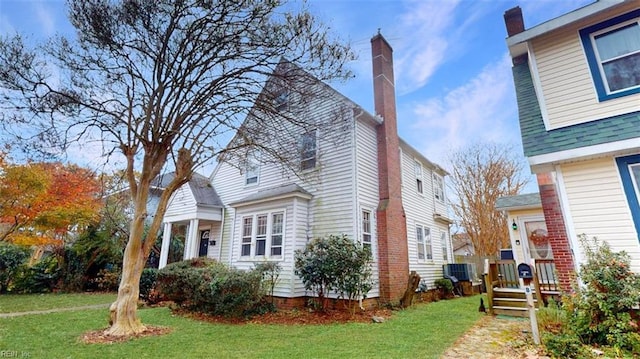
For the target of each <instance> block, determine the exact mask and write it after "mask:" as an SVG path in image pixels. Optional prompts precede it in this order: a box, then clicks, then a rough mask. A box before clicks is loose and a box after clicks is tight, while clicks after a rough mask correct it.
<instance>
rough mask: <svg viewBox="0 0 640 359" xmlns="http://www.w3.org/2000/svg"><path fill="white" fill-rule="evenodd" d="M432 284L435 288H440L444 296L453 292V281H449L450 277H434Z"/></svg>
mask: <svg viewBox="0 0 640 359" xmlns="http://www.w3.org/2000/svg"><path fill="white" fill-rule="evenodd" d="M433 284H434V285H435V286H436V288H438V289H440V290H442V291H443V292H444V295H445V296H449V295H451V294H452V293H453V282H451V279H447V278H439V279H436V280H435V282H434V283H433Z"/></svg>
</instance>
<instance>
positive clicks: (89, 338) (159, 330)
mask: <svg viewBox="0 0 640 359" xmlns="http://www.w3.org/2000/svg"><path fill="white" fill-rule="evenodd" d="M146 327H147V329H146V330H145V331H144V332H142V333H139V334H135V335H127V336H115V335H107V334H105V333H104V331H105V329H101V330H94V331H91V332H88V333H85V334H84V335H83V336H82V339H81V340H82V342H83V343H86V344H112V343H121V342H126V341H128V340H131V339H136V338H144V337H151V336H157V335H165V334H168V333H170V332H171V328H168V327H156V326H151V325H147V326H146Z"/></svg>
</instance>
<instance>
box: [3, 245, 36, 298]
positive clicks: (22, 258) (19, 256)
mask: <svg viewBox="0 0 640 359" xmlns="http://www.w3.org/2000/svg"><path fill="white" fill-rule="evenodd" d="M29 252H30V251H29V249H27V248H25V247H23V246H18V245H15V244H11V243H0V293H5V292H7V291H9V290H11V286H12V279H13V277H14V276H15V274H16V271H18V269H19V268H20V266H21V265H23V264H25V263H26V261H27V259H28V258H29Z"/></svg>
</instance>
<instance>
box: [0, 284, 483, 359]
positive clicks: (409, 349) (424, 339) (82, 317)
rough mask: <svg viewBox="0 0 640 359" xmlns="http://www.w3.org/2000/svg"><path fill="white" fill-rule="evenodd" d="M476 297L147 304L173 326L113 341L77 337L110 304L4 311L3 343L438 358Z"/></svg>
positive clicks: (237, 354) (153, 319)
mask: <svg viewBox="0 0 640 359" xmlns="http://www.w3.org/2000/svg"><path fill="white" fill-rule="evenodd" d="M478 302H479V300H478V297H477V296H476V297H467V298H461V299H454V300H447V301H440V302H435V303H430V304H419V305H417V306H415V307H413V308H410V309H408V310H404V311H400V312H397V313H396V314H394V316H393V317H392V318H391V319H389V320H387V321H386V322H385V323H382V324H373V323H371V324H369V323H350V324H333V325H293V326H281V325H259V324H246V325H227V324H211V323H204V322H198V321H194V320H190V319H186V318H183V317H180V316H173V315H172V314H171V312H170V311H169V309H167V308H152V309H142V310H140V315H141V317H142V320H143V322H144V323H147V324H151V325H161V326H169V327H171V328H173V332H171V333H170V334H167V335H164V336H159V337H147V338H140V339H135V340H130V341H128V342H124V343H118V344H109V345H106V344H84V343H82V342H81V341H80V340H79V338H80V336H81V335H82V333H84V332H87V331H89V330H95V329H99V328H103V327H105V325H106V320H107V310H106V309H92V310H83V311H74V312H64V313H52V314H42V315H29V316H23V317H13V318H6V319H0V350H9V351H15V352H17V355H18V356H20V355H21V354H22V353H28V355H29V357H30V358H159V357H162V358H174V357H175V358H177V357H180V358H407V357H414V358H439V357H440V356H441V355H442V352H444V350H445V349H446V348H447V347H449V346H450V345H451V344H452V343H453V342H454V341H455V340H456V339H457V338H458V337H459V336H460V335H461V334H462V333H464V332H465V331H466V330H467V329H468V328H469V327H470V326H471V325H473V323H475V322H476V321H477V320H478V319H479V318H480V313H478V311H477V304H478ZM71 323H73V324H71Z"/></svg>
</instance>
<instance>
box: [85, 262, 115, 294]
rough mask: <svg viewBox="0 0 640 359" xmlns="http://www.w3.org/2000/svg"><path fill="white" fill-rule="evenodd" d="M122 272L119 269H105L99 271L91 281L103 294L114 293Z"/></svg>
mask: <svg viewBox="0 0 640 359" xmlns="http://www.w3.org/2000/svg"><path fill="white" fill-rule="evenodd" d="M121 274H122V271H121V270H120V267H115V266H114V267H107V268H105V269H101V270H100V271H99V272H98V275H97V276H96V277H95V278H93V279H92V280H91V281H92V282H93V283H94V284H95V285H96V286H97V287H98V289H99V290H102V291H105V292H115V291H117V290H118V287H119V286H120V276H121Z"/></svg>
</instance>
